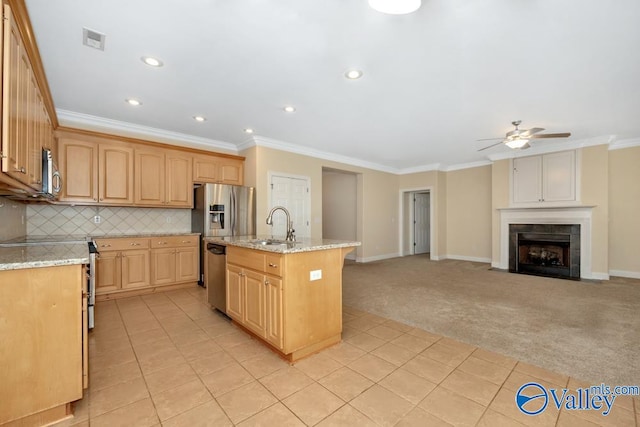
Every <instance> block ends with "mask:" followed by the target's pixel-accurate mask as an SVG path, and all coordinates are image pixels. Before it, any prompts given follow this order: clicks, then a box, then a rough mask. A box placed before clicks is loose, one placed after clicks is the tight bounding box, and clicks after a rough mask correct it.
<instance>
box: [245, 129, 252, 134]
mask: <svg viewBox="0 0 640 427" xmlns="http://www.w3.org/2000/svg"><path fill="white" fill-rule="evenodd" d="M244 133H253V129H251V128H246V129H245V130H244Z"/></svg>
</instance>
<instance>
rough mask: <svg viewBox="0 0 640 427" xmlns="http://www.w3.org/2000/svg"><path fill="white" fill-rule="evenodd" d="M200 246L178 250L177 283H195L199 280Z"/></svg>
mask: <svg viewBox="0 0 640 427" xmlns="http://www.w3.org/2000/svg"><path fill="white" fill-rule="evenodd" d="M198 249H199V247H198V246H195V247H190V248H189V247H187V248H177V249H176V250H175V251H176V282H195V281H197V280H198V276H199V274H198V270H199V268H200V267H199V262H200V258H199V256H198Z"/></svg>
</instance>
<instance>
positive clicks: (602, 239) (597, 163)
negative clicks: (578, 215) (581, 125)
mask: <svg viewBox="0 0 640 427" xmlns="http://www.w3.org/2000/svg"><path fill="white" fill-rule="evenodd" d="M581 157H582V165H581V175H582V177H581V191H580V192H581V201H582V204H584V205H587V206H595V207H594V208H593V212H592V214H593V216H592V217H591V269H592V271H593V273H594V274H596V273H598V274H604V275H607V274H609V161H608V158H609V150H608V145H596V146H594V147H587V148H583V149H582V153H581Z"/></svg>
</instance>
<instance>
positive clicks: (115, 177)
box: [58, 138, 133, 205]
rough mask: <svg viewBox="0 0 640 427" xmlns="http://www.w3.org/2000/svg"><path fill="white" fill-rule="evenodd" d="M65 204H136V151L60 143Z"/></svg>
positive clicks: (117, 146) (65, 140) (74, 141)
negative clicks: (134, 164) (134, 181)
mask: <svg viewBox="0 0 640 427" xmlns="http://www.w3.org/2000/svg"><path fill="white" fill-rule="evenodd" d="M58 145H59V152H60V174H61V176H62V182H63V186H62V193H61V195H60V198H59V200H60V201H63V202H81V203H88V204H93V203H102V204H109V205H131V204H133V149H132V148H131V147H128V146H126V145H120V144H96V143H94V142H86V141H82V140H77V139H68V138H61V139H60V141H59V144H58Z"/></svg>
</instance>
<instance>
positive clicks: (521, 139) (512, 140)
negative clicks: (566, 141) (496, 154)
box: [478, 120, 571, 151]
mask: <svg viewBox="0 0 640 427" xmlns="http://www.w3.org/2000/svg"><path fill="white" fill-rule="evenodd" d="M520 123H522V122H521V121H520V120H514V121H512V122H511V124H512V125H513V126H515V129H513V130H511V131H509V132H507V133H506V135H505V137H504V138H485V139H479V140H478V141H490V140H501V141H500V142H497V143H495V144H492V145H489V146H487V147H484V148H481V149H479V150H478V151H483V150H486V149H488V148H491V147H495V146H496V145H500V144H504V145H506V146H507V147H509V148H512V149H516V150H518V149H519V150H525V149H527V148H529V147H531V146H530V145H529V140H531V139H551V138H567V137H569V136H571V133H570V132H562V133H542V134H541V133H539V132H542V131H543V130H544V128H531V129H519V128H518V126H520Z"/></svg>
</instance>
